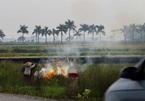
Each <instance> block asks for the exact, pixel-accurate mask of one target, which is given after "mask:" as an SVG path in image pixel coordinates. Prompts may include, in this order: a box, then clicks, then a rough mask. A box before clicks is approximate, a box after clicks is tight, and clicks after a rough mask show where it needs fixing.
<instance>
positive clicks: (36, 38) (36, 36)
mask: <svg viewBox="0 0 145 101" xmlns="http://www.w3.org/2000/svg"><path fill="white" fill-rule="evenodd" d="M36 43H37V34H36Z"/></svg>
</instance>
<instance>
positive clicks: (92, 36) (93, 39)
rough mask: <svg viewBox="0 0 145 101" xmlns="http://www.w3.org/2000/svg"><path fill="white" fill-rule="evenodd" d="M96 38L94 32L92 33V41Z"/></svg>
mask: <svg viewBox="0 0 145 101" xmlns="http://www.w3.org/2000/svg"><path fill="white" fill-rule="evenodd" d="M93 40H94V32H93V33H92V41H93Z"/></svg>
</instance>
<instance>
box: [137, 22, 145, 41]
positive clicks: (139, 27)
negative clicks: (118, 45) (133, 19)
mask: <svg viewBox="0 0 145 101" xmlns="http://www.w3.org/2000/svg"><path fill="white" fill-rule="evenodd" d="M143 29H144V27H143V25H141V24H140V25H137V26H136V31H137V32H138V33H140V34H141V35H140V40H141V41H143V40H142V38H143Z"/></svg>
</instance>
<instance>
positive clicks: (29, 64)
mask: <svg viewBox="0 0 145 101" xmlns="http://www.w3.org/2000/svg"><path fill="white" fill-rule="evenodd" d="M31 65H32V63H31V62H26V63H25V64H24V66H28V67H30V66H31Z"/></svg>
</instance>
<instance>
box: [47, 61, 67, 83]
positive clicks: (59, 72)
mask: <svg viewBox="0 0 145 101" xmlns="http://www.w3.org/2000/svg"><path fill="white" fill-rule="evenodd" d="M60 63H61V61H57V62H56V67H55V68H53V69H51V70H50V71H49V72H48V73H47V74H46V75H45V76H44V78H45V80H46V81H49V80H50V79H51V78H52V77H53V76H55V75H62V76H64V77H65V78H67V74H68V73H67V70H68V66H67V65H63V66H62V67H59V64H60Z"/></svg>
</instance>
